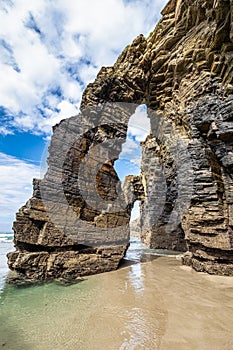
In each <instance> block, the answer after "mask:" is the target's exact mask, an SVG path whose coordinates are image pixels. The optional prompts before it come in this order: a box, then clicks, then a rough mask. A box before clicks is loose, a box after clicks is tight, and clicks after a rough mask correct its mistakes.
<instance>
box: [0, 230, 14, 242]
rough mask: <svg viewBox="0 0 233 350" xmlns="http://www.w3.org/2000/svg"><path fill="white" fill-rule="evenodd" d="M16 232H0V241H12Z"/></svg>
mask: <svg viewBox="0 0 233 350" xmlns="http://www.w3.org/2000/svg"><path fill="white" fill-rule="evenodd" d="M13 238H14V234H13V233H12V232H1V233H0V243H9V242H12V241H13Z"/></svg>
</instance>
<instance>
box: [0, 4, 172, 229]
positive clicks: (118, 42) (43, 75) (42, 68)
mask: <svg viewBox="0 0 233 350" xmlns="http://www.w3.org/2000/svg"><path fill="white" fill-rule="evenodd" d="M165 3H166V0H134V1H131V0H76V1H74V0H56V1H55V0H54V1H53V0H36V1H31V0H24V1H22V0H0V79H1V80H0V81H1V83H0V185H1V190H0V231H11V226H12V221H13V220H14V216H15V212H16V211H17V210H18V208H19V207H20V206H21V205H22V204H24V202H25V200H27V199H28V198H29V197H30V195H31V191H32V186H31V181H32V178H33V177H39V176H40V172H41V167H40V163H41V158H43V157H42V154H43V151H44V149H45V148H46V147H47V142H48V140H49V137H50V134H51V127H52V125H54V124H56V123H57V122H59V121H60V120H61V119H63V118H67V117H69V116H71V115H75V114H77V113H78V111H79V104H80V100H81V96H82V92H83V90H84V88H85V86H86V85H87V84H88V83H89V82H91V81H93V80H94V78H95V75H96V74H97V72H98V71H99V69H100V68H101V67H102V66H108V65H112V64H113V63H114V61H115V60H116V58H117V56H118V55H119V54H120V53H121V51H122V50H123V49H124V48H125V46H126V45H128V44H129V43H130V42H132V40H133V39H134V38H135V37H136V36H137V35H138V34H140V33H143V34H144V35H148V34H149V32H150V31H151V30H152V29H153V28H154V26H155V23H156V22H157V21H158V19H159V18H160V11H161V9H162V8H163V7H164V5H165ZM139 117H144V118H145V120H146V112H145V109H143V108H141V109H139V110H138V113H137V115H136V116H134V118H135V119H132V122H131V127H130V130H129V140H128V141H127V144H126V145H125V147H124V149H123V152H122V155H121V163H118V164H117V168H118V171H119V175H120V176H121V177H123V176H124V175H126V174H128V173H129V172H126V163H127V162H129V164H130V166H131V168H130V172H131V173H133V172H137V171H138V169H139V167H138V156H139V153H140V148H139V146H138V141H140V140H141V138H143V137H144V136H145V135H146V132H147V129H148V128H149V124H148V122H145V123H144V126H143V127H142V128H141V130H136V129H135V128H134V125H135V123H134V122H135V121H136V124H137V121H138V120H139V119H138V118H139ZM139 124H140V123H139ZM137 125H138V124H137ZM127 170H128V169H127Z"/></svg>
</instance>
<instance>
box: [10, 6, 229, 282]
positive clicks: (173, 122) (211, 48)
mask: <svg viewBox="0 0 233 350" xmlns="http://www.w3.org/2000/svg"><path fill="white" fill-rule="evenodd" d="M232 8H233V7H232V2H231V1H230V0H217V1H214V0H208V1H205V2H203V1H201V0H195V1H191V2H190V1H189V0H182V1H177V0H171V1H169V3H168V4H167V6H166V7H165V8H164V10H163V11H162V15H163V17H162V19H161V20H160V22H159V23H158V25H157V26H156V28H155V30H154V31H153V32H152V34H151V35H150V36H149V37H148V38H145V37H144V36H143V35H139V36H138V37H137V38H136V39H135V40H134V41H133V43H132V44H131V45H130V46H128V47H126V48H125V50H124V51H123V52H122V54H121V55H120V56H119V58H118V59H117V61H116V63H115V65H114V66H113V67H103V68H102V69H101V70H100V72H99V74H98V75H97V77H96V80H95V81H94V82H93V83H92V84H89V85H88V86H87V88H86V90H85V92H84V94H83V98H82V103H81V114H80V116H79V120H81V124H80V125H86V126H87V131H88V130H92V132H91V133H90V134H88V135H87V134H86V136H87V137H86V136H85V137H82V138H81V139H80V140H79V141H78V142H79V143H78V144H76V145H74V147H72V148H71V152H73V154H71V156H70V158H68V162H67V164H66V165H67V169H65V170H66V172H65V177H63V178H62V179H63V180H64V184H65V187H66V190H65V191H67V194H66V198H69V201H70V202H72V203H73V206H74V207H75V208H76V214H77V215H78V217H82V219H83V221H85V222H87V221H91V222H94V223H95V227H98V228H100V231H99V232H100V242H101V232H103V230H105V231H104V232H105V233H106V229H108V228H109V227H110V226H111V225H112V226H111V228H113V227H114V228H116V231H114V232H115V233H114V242H115V243H114V244H112V243H113V241H111V239H110V240H109V242H108V243H109V244H104V245H102V244H94V242H93V245H92V247H91V248H90V247H89V246H88V245H87V244H86V238H85V237H86V236H85V235H87V234H88V233H89V232H88V231H87V230H84V229H83V228H82V227H80V228H79V232H80V233H79V235H80V237H81V239H79V240H74V239H72V238H71V236H70V235H68V236H67V235H66V233H67V232H65V231H64V230H63V231H62V230H61V227H59V224H58V225H57V226H55V225H54V223H53V222H52V221H51V220H50V218H49V217H48V214H47V212H46V208H44V205H43V202H42V200H41V191H40V187H41V184H42V185H43V184H44V183H47V185H49V186H48V187H47V191H48V193H50V188H52V187H53V186H54V183H56V179H59V181H60V180H61V176H64V171H63V175H61V174H60V173H59V172H58V173H57V162H58V161H59V154H61V151H62V150H63V149H64V147H65V145H66V140H67V137H68V139H69V142H70V140H72V137H73V138H74V139H75V137H76V136H77V135H83V132H81V130H79V125H77V123H76V121H77V118H76V117H72V118H70V119H68V120H65V121H62V122H61V123H60V125H59V126H56V127H55V129H54V136H53V138H52V143H51V147H50V157H49V170H48V172H47V174H46V175H45V179H44V180H42V181H41V182H40V181H38V180H35V181H34V194H33V197H32V198H31V199H30V200H29V201H28V202H27V204H26V205H25V206H24V207H22V208H21V209H20V210H19V213H18V214H17V217H16V222H15V223H14V231H15V245H16V252H13V253H10V254H9V255H8V263H9V266H10V268H11V269H13V270H16V271H18V272H21V273H23V274H24V275H26V276H27V277H29V278H36V279H38V278H39V279H46V278H54V277H57V276H65V275H71V276H73V277H75V276H77V275H80V274H81V275H82V274H89V273H97V272H101V271H108V270H111V269H114V268H117V266H118V264H119V261H120V259H121V258H122V257H123V256H124V253H125V251H126V249H127V246H128V237H129V236H128V223H129V218H130V210H131V204H130V201H129V200H128V199H127V200H128V202H127V200H126V206H125V209H123V210H122V211H121V212H120V213H119V212H118V214H117V215H115V214H114V213H110V212H108V211H107V210H105V212H104V213H100V212H93V211H92V210H91V209H90V208H88V207H85V205H84V206H82V205H81V203H83V202H82V199H80V196H79V193H78V192H77V193H74V189H72V186H70V185H71V184H72V183H74V182H75V181H76V180H77V179H76V178H75V176H73V175H72V176H71V175H70V174H69V171H70V169H72V174H73V173H74V172H73V170H74V169H75V167H76V166H78V165H77V162H73V161H71V163H69V162H70V159H71V160H72V159H74V158H75V159H79V157H82V156H83V155H85V154H87V152H88V150H89V148H90V147H91V145H93V144H98V143H101V142H103V141H106V140H112V139H113V138H115V136H116V135H118V138H119V140H122V142H123V140H124V139H125V136H126V127H124V126H122V125H121V126H119V125H120V124H122V121H123V124H124V125H126V124H127V118H129V116H130V115H131V114H132V110H134V109H135V107H134V106H135V104H136V105H137V104H143V103H144V104H146V105H147V107H148V109H149V110H151V116H150V118H151V123H152V133H151V135H149V136H148V137H147V139H146V141H145V142H144V143H143V159H142V174H141V176H140V177H139V178H130V179H128V184H127V183H126V193H127V196H126V197H127V198H128V197H129V196H130V193H132V192H130V188H131V190H132V191H133V193H134V196H136V197H137V198H139V197H140V200H141V201H142V215H141V217H142V227H143V233H142V237H143V239H144V240H145V241H147V243H149V244H150V245H151V246H152V247H163V248H165V247H169V248H174V249H176V248H178V249H179V248H180V249H181V248H182V249H183V248H184V244H187V249H188V253H187V254H186V255H185V256H184V258H183V262H184V263H185V264H189V265H191V266H193V267H194V268H195V269H196V270H197V271H205V272H209V273H214V274H225V275H233V231H232V227H233V221H232V217H233V215H232V214H233V149H232V148H233V147H232V146H233V125H232V124H233V123H232V121H233V59H232V57H233V39H232ZM116 103H117V104H119V105H118V107H117V108H116V111H115V112H114V120H113V121H112V119H111V121H112V122H113V124H114V127H113V129H112V130H110V129H109V128H108V127H107V125H108V124H109V119H107V120H106V119H105V118H106V115H108V116H109V115H110V114H111V116H112V112H113V111H112V110H111V108H112V107H111V106H112V105H113V104H116ZM122 103H123V104H128V105H131V104H132V106H131V107H127V108H126V109H125V108H122V105H121V104H122ZM103 106H104V107H103ZM101 108H102V109H103V108H104V109H105V116H104V117H103V120H102V122H101V123H99V122H96V120H97V119H98V118H99V117H98V115H99V114H98V113H99V109H101ZM111 118H112V117H111ZM158 120H159V123H158ZM104 121H105V124H104V125H105V126H106V127H105V128H102V127H101V125H102V124H103V122H104ZM119 123H120V124H119ZM117 125H118V126H117ZM117 133H118V134H117ZM176 140H179V142H181V143H182V145H184V147H181V148H180V149H179V153H178V154H177V153H175V152H173V148H174V147H173V146H174V145H175V144H177V143H176V142H175V143H174V142H173V143H172V142H171V141H176ZM120 143H121V141H119V144H120ZM65 149H66V148H65ZM56 152H57V153H56ZM186 152H188V160H190V159H191V166H190V164H189V162H187V157H186V155H187V153H186ZM65 154H67V152H66V153H65ZM74 155H75V157H74ZM72 157H74V158H72ZM177 157H178V158H179V161H178V160H177ZM150 160H157V163H156V162H155V163H154V168H153V167H148V166H147V163H148V161H149V162H150ZM156 164H157V165H156ZM177 164H178V165H179V166H182V168H181V169H180V168H179V169H178V168H177ZM156 166H157V168H156ZM161 166H162V167H163V169H164V172H163V174H164V178H163V181H162V182H161V186H163V185H164V184H165V188H166V192H165V198H162V197H160V199H161V198H162V199H163V201H164V203H163V204H164V205H163V211H162V213H161V215H160V216H159V218H158V220H157V221H156V222H152V223H151V219H152V217H153V213H155V212H156V210H157V209H158V208H157V207H158V202H157V201H154V202H153V203H154V204H155V208H154V209H153V210H154V211H152V212H151V211H150V210H149V209H150V204H151V202H150V198H149V193H150V191H148V188H149V186H150V185H149V183H150V180H152V184H153V183H156V181H155V180H156V176H157V177H158V176H159V169H161ZM159 167H160V168H159ZM63 168H64V167H63ZM190 169H191V171H190ZM63 170H64V169H63ZM181 170H182V171H181ZM153 172H154V173H153ZM178 173H179V174H180V175H179V176H180V178H179V181H178V180H177V179H178V175H177V174H178ZM189 173H190V174H189ZM101 174H102V175H101ZM155 174H157V175H155ZM182 174H184V175H185V176H187V174H188V176H190V177H189V179H191V180H192V181H191V182H192V191H191V192H190V191H186V192H185V191H184V192H183V191H180V192H179V189H180V187H179V185H180V183H184V179H183V178H182ZM101 176H102V180H101V181H102V190H103V192H104V194H102V196H103V197H104V196H106V195H107V193H108V194H109V193H110V192H111V188H112V187H114V186H117V181H118V179H117V175H116V174H115V172H114V170H113V162H108V163H105V166H104V168H102V170H101V171H100V178H101ZM46 181H47V182H46ZM72 181H73V182H72ZM182 181H183V182H182ZM60 182H61V181H60ZM135 183H137V185H138V186H139V187H138V188H140V191H139V193H137V191H136V190H135V188H136V187H135V186H134V185H135ZM113 185H114V186H113ZM100 187H101V186H100ZM158 190H159V189H158ZM178 194H179V195H180V198H182V200H180V201H179V203H180V204H181V205H182V203H183V202H185V203H188V200H187V198H188V199H190V202H189V206H188V207H187V208H185V212H184V208H182V207H179V206H176V203H177V198H178ZM49 199H51V200H52V197H50V198H49ZM56 205H57V203H56V199H55V201H54V202H53V209H54V211H55V212H56ZM58 210H60V209H58ZM66 210H69V208H68V209H67V206H66ZM180 212H182V215H180V217H179V220H178V219H177V217H178V216H179V214H180ZM174 213H176V214H177V215H175V214H174ZM171 218H172V221H171ZM72 220H73V222H71V223H69V227H70V229H74V230H75V227H76V221H75V218H73V216H72ZM72 220H71V221H72ZM171 223H172V225H173V226H172V230H170V231H169V230H167V227H169V225H170V224H171ZM109 225H110V226H109ZM122 226H124V230H122ZM61 232H62V233H61ZM171 233H172V234H171ZM83 237H84V238H85V239H84V238H83ZM184 239H185V243H184Z"/></svg>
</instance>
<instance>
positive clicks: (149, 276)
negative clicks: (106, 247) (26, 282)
mask: <svg viewBox="0 0 233 350" xmlns="http://www.w3.org/2000/svg"><path fill="white" fill-rule="evenodd" d="M167 253H168V254H169V252H167ZM159 254H160V252H158V251H151V250H147V249H145V248H144V247H143V246H141V245H140V243H137V242H135V243H134V244H132V246H131V250H130V251H129V252H128V255H127V260H126V261H125V263H123V264H122V266H121V268H120V269H119V270H117V271H113V272H109V273H104V274H100V275H95V276H90V277H88V278H86V280H85V281H83V282H81V283H78V284H76V285H72V286H68V287H64V286H59V285H56V284H55V283H50V284H44V285H39V286H33V287H28V288H17V287H14V286H9V285H8V286H5V288H4V290H3V291H2V293H1V294H0V348H1V347H2V348H4V349H8V350H21V349H22V350H54V349H57V350H66V349H67V350H72V349H74V350H77V349H78V350H102V349H104V350H118V349H119V350H131V349H132V350H133V349H146V350H157V349H161V350H170V349H171V350H176V349H177V350H178V349H179V350H199V349H200V350H218V349H219V350H230V349H231V348H232V334H233V324H232V315H233V278H227V277H216V276H209V275H205V274H200V273H196V272H194V271H192V270H191V269H190V268H188V267H183V266H181V263H180V261H179V260H178V259H177V258H176V256H172V255H170V254H169V256H160V255H159ZM142 261H143V262H142Z"/></svg>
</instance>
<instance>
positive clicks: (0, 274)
mask: <svg viewBox="0 0 233 350" xmlns="http://www.w3.org/2000/svg"><path fill="white" fill-rule="evenodd" d="M13 249H14V248H13V233H4V232H0V293H1V291H2V289H3V286H4V282H5V277H6V275H7V273H8V267H7V258H6V254H7V253H8V252H10V251H13Z"/></svg>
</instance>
